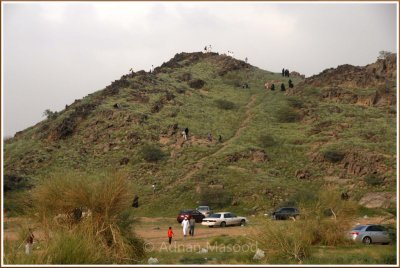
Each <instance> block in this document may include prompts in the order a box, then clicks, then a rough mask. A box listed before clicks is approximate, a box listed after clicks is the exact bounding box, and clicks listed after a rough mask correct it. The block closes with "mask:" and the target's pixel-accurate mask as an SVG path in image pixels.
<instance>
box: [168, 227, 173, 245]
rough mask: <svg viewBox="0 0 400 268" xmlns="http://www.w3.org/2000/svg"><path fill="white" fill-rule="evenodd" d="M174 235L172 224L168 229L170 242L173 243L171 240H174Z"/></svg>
mask: <svg viewBox="0 0 400 268" xmlns="http://www.w3.org/2000/svg"><path fill="white" fill-rule="evenodd" d="M173 235H174V232H172V227H171V226H170V227H169V229H168V241H169V244H171V242H172V236H173Z"/></svg>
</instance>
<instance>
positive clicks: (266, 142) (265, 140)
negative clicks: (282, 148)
mask: <svg viewBox="0 0 400 268" xmlns="http://www.w3.org/2000/svg"><path fill="white" fill-rule="evenodd" d="M258 140H259V142H260V145H261V147H263V148H267V147H271V146H274V145H276V144H277V142H276V140H275V139H274V137H272V136H271V135H262V136H260V137H259V138H258Z"/></svg>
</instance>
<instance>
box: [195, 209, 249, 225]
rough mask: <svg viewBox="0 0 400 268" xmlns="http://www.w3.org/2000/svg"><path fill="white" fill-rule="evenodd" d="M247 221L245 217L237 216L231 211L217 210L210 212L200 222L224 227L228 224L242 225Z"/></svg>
mask: <svg viewBox="0 0 400 268" xmlns="http://www.w3.org/2000/svg"><path fill="white" fill-rule="evenodd" d="M246 223H247V219H246V218H245V217H238V216H236V215H235V214H233V213H231V212H218V213H214V214H211V215H210V216H209V217H207V218H204V219H203V221H202V222H201V224H202V225H206V226H208V227H214V226H220V227H225V226H228V225H240V226H244V225H246Z"/></svg>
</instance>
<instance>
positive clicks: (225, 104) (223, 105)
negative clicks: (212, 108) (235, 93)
mask: <svg viewBox="0 0 400 268" xmlns="http://www.w3.org/2000/svg"><path fill="white" fill-rule="evenodd" d="M215 103H216V105H217V107H218V108H220V109H223V110H233V109H235V107H236V105H235V104H234V103H233V102H231V101H228V100H221V99H220V100H216V101H215Z"/></svg>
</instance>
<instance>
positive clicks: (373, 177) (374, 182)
mask: <svg viewBox="0 0 400 268" xmlns="http://www.w3.org/2000/svg"><path fill="white" fill-rule="evenodd" d="M364 181H365V182H366V183H367V184H368V185H371V186H378V185H382V184H384V183H385V180H384V179H383V178H382V177H381V176H379V175H378V174H369V175H367V176H366V177H365V178H364Z"/></svg>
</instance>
